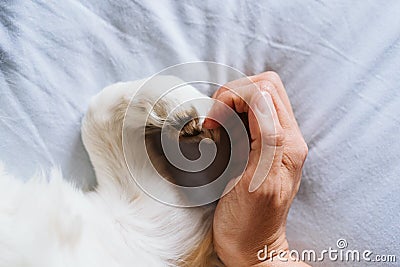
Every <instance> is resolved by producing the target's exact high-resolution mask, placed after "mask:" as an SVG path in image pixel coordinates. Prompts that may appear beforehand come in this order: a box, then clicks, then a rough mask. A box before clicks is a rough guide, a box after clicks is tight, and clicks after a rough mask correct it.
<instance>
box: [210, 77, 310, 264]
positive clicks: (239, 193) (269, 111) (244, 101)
mask: <svg viewBox="0 0 400 267" xmlns="http://www.w3.org/2000/svg"><path fill="white" fill-rule="evenodd" d="M213 98H215V99H216V100H219V101H221V102H222V103H224V104H226V105H228V106H229V107H231V108H232V109H234V110H235V111H236V112H238V113H244V112H245V113H247V114H248V115H247V116H248V123H249V129H250V137H251V138H250V153H249V158H248V164H247V166H246V169H245V171H244V172H243V174H242V175H241V176H240V177H238V178H236V179H234V180H233V182H232V183H235V185H234V187H233V188H232V189H231V190H230V191H229V192H228V193H227V194H226V195H224V196H223V197H222V198H221V199H220V200H219V203H218V205H217V208H216V211H215V216H214V223H213V234H214V246H215V250H216V252H217V254H218V256H219V258H220V259H221V261H222V262H223V263H224V264H225V265H226V266H309V265H307V264H305V263H303V262H294V261H291V260H290V259H288V256H287V253H286V255H281V256H282V257H286V259H287V260H288V261H286V262H284V261H281V260H279V259H278V258H277V255H276V254H275V255H273V256H272V257H269V253H270V251H272V250H275V251H284V252H288V251H289V244H288V241H287V238H286V221H287V215H288V212H289V208H290V206H291V203H292V201H293V199H294V197H295V195H296V193H297V191H298V189H299V185H300V180H301V171H302V167H303V164H304V161H305V159H306V156H307V153H308V148H307V145H306V143H305V141H304V139H303V136H302V134H301V132H300V129H299V126H298V124H297V122H296V119H295V116H294V114H293V110H292V107H291V105H290V102H289V98H288V96H287V94H286V91H285V88H284V86H283V84H282V81H281V79H280V77H279V76H278V74H276V73H274V72H265V73H261V74H258V75H255V76H251V77H247V78H243V79H239V80H235V81H232V82H229V83H227V84H226V85H224V86H223V87H221V88H220V89H218V90H217V92H216V93H215V94H214V95H213ZM218 116H219V117H220V119H221V121H223V115H222V114H221V112H220V111H219V110H218V108H217V107H216V106H215V108H214V107H213V108H211V110H210V112H209V116H208V117H210V118H216V117H218ZM203 127H205V128H208V129H214V128H218V127H219V124H218V123H217V122H216V121H215V120H211V119H206V120H205V122H204V124H203ZM271 151H272V154H271ZM261 156H262V157H261ZM258 165H260V168H261V170H265V171H264V172H265V173H264V176H263V177H262V178H265V179H264V180H263V181H262V183H261V184H260V185H259V187H256V188H255V187H254V184H252V183H251V180H252V179H253V176H254V174H255V172H256V169H257V166H258ZM268 167H269V168H268ZM257 175H258V176H259V172H258V171H257ZM232 183H231V186H233V184H232ZM228 187H229V185H228ZM265 246H267V247H268V254H267V255H268V257H267V259H266V260H265V261H260V260H259V259H258V257H257V253H258V251H260V250H261V249H263V248H264V247H265Z"/></svg>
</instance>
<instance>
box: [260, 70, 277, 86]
mask: <svg viewBox="0 0 400 267" xmlns="http://www.w3.org/2000/svg"><path fill="white" fill-rule="evenodd" d="M263 78H264V79H265V80H267V81H270V82H272V83H273V84H277V83H279V82H280V81H281V77H280V76H279V74H278V73H276V72H275V71H267V72H265V73H264V75H263Z"/></svg>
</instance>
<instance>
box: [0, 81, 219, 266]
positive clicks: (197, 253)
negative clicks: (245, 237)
mask: <svg viewBox="0 0 400 267" xmlns="http://www.w3.org/2000/svg"><path fill="white" fill-rule="evenodd" d="M176 81H177V80H176V78H174V77H171V76H163V77H155V78H153V79H152V82H151V83H150V84H148V85H146V86H147V87H149V88H147V90H141V92H140V93H139V94H138V95H137V96H136V97H135V99H134V101H133V102H132V103H131V104H130V99H131V97H132V95H133V94H135V93H136V92H137V90H138V88H139V87H140V86H141V85H142V84H143V80H142V81H135V82H127V83H117V84H114V85H111V86H109V87H107V88H105V89H104V90H103V91H102V92H101V93H100V94H98V95H97V96H95V97H94V99H93V100H92V102H91V104H90V107H89V110H88V112H87V114H86V116H85V118H84V120H83V125H82V138H83V141H84V144H85V147H86V149H87V151H88V153H89V156H90V159H91V162H92V164H93V167H94V169H95V172H96V177H97V182H98V186H97V187H96V189H95V190H93V191H89V192H82V191H81V190H80V189H78V188H76V187H75V186H74V185H72V184H70V183H68V182H67V181H66V180H64V179H63V178H62V176H61V173H60V171H59V170H57V169H53V170H52V171H51V172H50V174H49V175H43V174H41V175H37V176H35V177H33V178H32V179H30V180H29V181H28V182H22V181H20V180H17V179H14V178H13V177H11V176H9V175H7V174H6V173H5V172H4V168H3V167H0V266H1V267H17V266H32V267H47V266H49V267H50V266H51V267H61V266H74V267H79V266H82V267H83V266H84V267H88V266H107V267H112V266H216V265H219V264H220V263H219V262H218V260H217V257H216V255H215V253H214V252H213V245H212V234H211V233H212V231H211V226H212V214H213V207H212V206H209V207H198V208H176V207H172V206H168V205H165V204H162V203H160V202H158V201H156V200H154V199H153V198H151V197H149V196H147V195H146V194H145V193H143V192H142V191H141V190H140V189H139V188H138V187H137V185H136V183H135V182H134V181H133V179H132V177H131V174H130V173H129V171H128V169H127V167H126V164H125V160H124V156H123V151H122V127H123V119H124V115H125V111H126V110H127V107H128V106H129V105H131V106H130V108H129V110H128V113H127V114H126V120H125V123H126V124H127V125H125V129H127V130H128V131H131V133H130V134H129V135H128V136H130V138H131V139H128V140H127V142H128V146H127V147H128V148H129V149H128V151H126V153H131V155H132V157H133V158H134V159H138V162H137V163H134V164H135V165H134V166H135V168H138V169H140V168H142V169H143V168H149V167H148V166H145V165H140V158H142V157H143V155H140V154H139V155H136V154H135V146H136V145H137V144H135V142H137V140H138V139H137V138H138V136H140V135H141V134H142V133H141V132H139V131H136V132H135V130H136V129H137V128H138V127H139V126H140V125H136V124H135V123H137V122H138V121H140V120H141V119H143V116H147V114H149V113H150V121H152V123H153V124H154V125H156V126H157V125H158V124H159V123H160V122H161V121H163V119H164V118H163V116H165V114H157V108H155V109H154V110H153V111H151V110H150V108H151V107H150V105H149V103H150V102H151V101H153V100H154V99H153V98H154V97H156V96H157V95H158V93H159V92H158V91H157V90H158V89H157V87H158V85H159V84H163V85H165V84H168V83H175V82H176ZM195 97H204V95H202V94H200V93H199V92H198V91H197V90H196V89H195V88H193V87H191V86H184V87H182V88H180V89H179V92H175V93H174V94H168V95H166V96H165V97H164V98H163V102H162V103H161V104H162V105H163V107H162V108H163V109H164V111H165V109H170V108H171V107H172V108H173V107H175V106H177V105H178V104H180V103H182V102H184V101H187V100H190V99H193V98H195ZM195 108H196V111H197V112H198V113H202V115H205V114H204V113H205V112H206V110H205V109H204V107H195ZM167 111H168V110H167ZM180 112H185V110H181V111H180ZM21 167H22V166H21ZM145 173H146V177H144V178H145V179H146V180H147V181H151V182H154V186H157V179H159V178H158V176H157V175H156V174H155V173H154V171H153V170H150V169H149V170H146V172H145ZM142 178H143V177H142ZM166 194H171V195H173V196H174V197H176V198H179V197H180V196H179V193H177V192H173V191H170V192H166Z"/></svg>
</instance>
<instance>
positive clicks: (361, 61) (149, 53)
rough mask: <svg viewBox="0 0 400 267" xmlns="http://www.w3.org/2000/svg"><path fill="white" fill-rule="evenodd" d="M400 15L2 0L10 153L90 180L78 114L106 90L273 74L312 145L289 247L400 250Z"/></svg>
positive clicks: (352, 6)
mask: <svg viewBox="0 0 400 267" xmlns="http://www.w3.org/2000/svg"><path fill="white" fill-rule="evenodd" d="M399 10H400V2H399V1H395V0H392V1H384V2H381V1H372V0H371V1H345V0H343V1H312V0H297V1H279V0H270V1H250V0H249V1H233V0H232V1H129V0H118V1H111V0H110V1H75V0H66V1H44V0H43V1H39V0H32V1H11V0H10V1H0V140H1V143H0V160H1V161H3V162H4V163H5V165H6V166H7V170H8V171H9V172H11V173H13V174H15V176H16V177H18V178H21V179H27V178H28V177H29V176H30V175H32V174H33V173H34V172H35V171H36V170H37V169H38V168H39V166H41V167H43V168H44V169H47V168H49V167H50V166H52V165H58V164H59V165H60V166H61V167H62V169H63V172H64V175H65V176H66V177H72V178H75V180H76V181H77V182H78V183H82V184H83V185H84V186H89V185H90V184H93V181H94V174H93V171H92V169H91V165H90V162H89V160H88V156H87V154H86V152H85V151H84V148H83V146H82V142H81V139H80V122H81V118H82V116H83V114H84V113H85V110H86V108H87V105H88V101H89V99H90V97H91V96H93V95H94V94H96V93H97V92H99V91H100V90H101V89H102V88H103V87H104V86H106V85H109V84H111V83H114V82H117V81H127V80H135V79H139V78H144V77H147V76H150V75H152V74H154V73H155V72H157V71H160V70H161V69H163V68H164V67H168V66H171V65H173V64H178V63H183V62H187V61H193V60H209V61H216V62H220V63H224V64H227V65H230V66H233V67H235V68H237V69H239V70H241V71H243V72H244V73H246V74H255V73H259V72H262V71H265V70H274V71H277V72H278V73H279V74H280V75H281V77H282V79H283V81H284V83H285V85H286V87H287V91H288V94H289V97H290V99H291V101H292V104H293V108H294V112H295V114H296V117H297V119H298V121H299V124H300V128H301V130H302V132H303V134H304V137H305V139H306V141H307V143H308V145H309V149H310V152H309V156H308V159H307V161H306V163H305V166H304V175H303V181H302V185H301V188H300V192H299V194H298V196H297V198H296V200H295V202H294V205H293V207H292V210H291V213H290V216H289V223H288V235H289V239H290V243H291V245H292V248H296V249H298V250H301V249H315V250H316V251H320V250H322V249H328V248H329V247H333V248H336V241H337V240H338V239H339V238H345V239H346V240H347V242H348V249H359V250H364V249H369V250H371V251H373V252H374V253H375V254H396V253H397V256H398V258H399V257H400V255H399V254H398V251H400V242H399V241H398V240H399V238H400V227H399V222H400V213H399V210H400V197H399V195H400V194H399V193H400V182H399V180H400V177H399V176H400V152H399V151H400V142H399V133H400V117H399V115H400V90H399V89H400V88H399V86H400V75H399V74H400V73H399V70H400V41H399V40H400V16H399V15H398V11H399ZM221 75H223V74H221ZM82 181H90V182H89V183H88V182H82ZM319 264H320V265H321V266H337V265H340V266H364V264H365V263H358V264H357V263H345V262H340V263H338V262H336V263H335V262H329V261H325V262H324V263H319Z"/></svg>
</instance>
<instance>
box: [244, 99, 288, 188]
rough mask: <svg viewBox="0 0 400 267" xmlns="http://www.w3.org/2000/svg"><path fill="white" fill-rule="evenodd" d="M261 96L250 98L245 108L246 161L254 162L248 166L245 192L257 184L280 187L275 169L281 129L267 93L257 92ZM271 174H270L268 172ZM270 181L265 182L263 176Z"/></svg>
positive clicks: (278, 164) (279, 157) (280, 152)
mask: <svg viewBox="0 0 400 267" xmlns="http://www.w3.org/2000/svg"><path fill="white" fill-rule="evenodd" d="M261 95H262V97H258V98H256V99H255V100H254V102H255V103H254V104H253V103H252V104H251V107H252V108H251V110H250V111H249V125H250V133H251V136H252V139H253V138H255V139H253V141H252V143H251V153H250V157H249V162H252V163H253V164H255V163H256V165H255V166H253V167H252V168H253V169H254V170H252V173H253V175H252V176H253V177H252V179H251V181H250V184H249V187H248V190H249V192H254V191H256V190H257V189H258V188H259V187H261V186H263V185H264V186H263V187H268V190H280V188H279V184H280V183H279V175H277V174H279V170H280V167H281V162H282V155H283V145H284V130H283V128H282V126H281V123H280V120H279V115H278V113H277V110H276V108H275V105H274V103H273V100H272V97H271V96H270V95H269V93H268V92H261ZM269 173H271V174H272V175H268V174H269ZM268 176H269V177H272V178H271V179H269V180H270V181H265V179H267V177H268Z"/></svg>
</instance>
